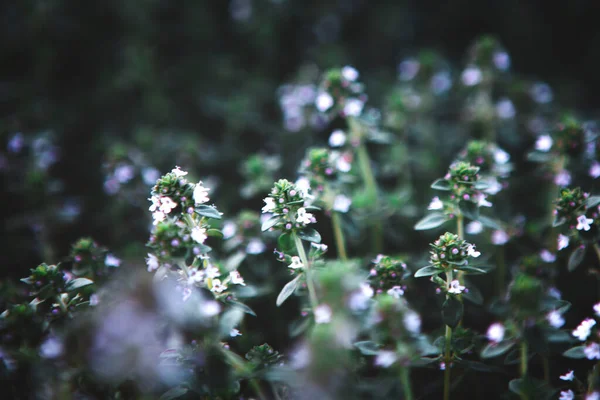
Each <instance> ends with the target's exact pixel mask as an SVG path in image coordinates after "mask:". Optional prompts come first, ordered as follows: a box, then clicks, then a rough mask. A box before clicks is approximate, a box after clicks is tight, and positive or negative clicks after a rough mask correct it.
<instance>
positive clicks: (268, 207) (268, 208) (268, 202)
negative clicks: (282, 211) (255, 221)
mask: <svg viewBox="0 0 600 400" xmlns="http://www.w3.org/2000/svg"><path fill="white" fill-rule="evenodd" d="M263 201H264V202H265V205H264V206H263V208H262V212H263V213H267V212H273V211H275V207H276V206H277V205H276V204H275V199H274V198H272V197H270V196H269V197H265V199H264V200H263Z"/></svg>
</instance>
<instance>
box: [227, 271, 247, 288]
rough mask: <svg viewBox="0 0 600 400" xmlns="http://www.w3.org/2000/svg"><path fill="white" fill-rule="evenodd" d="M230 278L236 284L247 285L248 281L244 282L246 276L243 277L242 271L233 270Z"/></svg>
mask: <svg viewBox="0 0 600 400" xmlns="http://www.w3.org/2000/svg"><path fill="white" fill-rule="evenodd" d="M229 278H231V283H233V284H235V285H242V286H246V283H245V282H244V278H242V275H240V273H239V272H238V271H231V272H230V273H229Z"/></svg>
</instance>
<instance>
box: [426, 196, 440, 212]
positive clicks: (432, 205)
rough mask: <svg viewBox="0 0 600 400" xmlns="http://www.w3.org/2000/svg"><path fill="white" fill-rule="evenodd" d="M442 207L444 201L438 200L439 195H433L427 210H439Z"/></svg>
mask: <svg viewBox="0 0 600 400" xmlns="http://www.w3.org/2000/svg"><path fill="white" fill-rule="evenodd" d="M443 208H444V202H443V201H441V200H440V198H439V197H437V196H435V197H434V198H433V199H431V203H429V206H428V207H427V209H428V210H441V209H443Z"/></svg>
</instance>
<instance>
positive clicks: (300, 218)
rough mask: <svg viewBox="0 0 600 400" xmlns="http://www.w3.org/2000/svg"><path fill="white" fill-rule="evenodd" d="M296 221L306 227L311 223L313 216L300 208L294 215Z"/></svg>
mask: <svg viewBox="0 0 600 400" xmlns="http://www.w3.org/2000/svg"><path fill="white" fill-rule="evenodd" d="M296 221H297V222H299V223H301V224H302V225H308V224H310V223H311V222H313V215H312V214H311V213H307V212H306V209H305V208H304V207H300V208H299V209H298V213H297V215H296Z"/></svg>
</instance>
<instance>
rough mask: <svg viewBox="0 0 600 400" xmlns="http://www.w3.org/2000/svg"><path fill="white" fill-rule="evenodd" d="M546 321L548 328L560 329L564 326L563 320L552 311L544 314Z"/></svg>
mask: <svg viewBox="0 0 600 400" xmlns="http://www.w3.org/2000/svg"><path fill="white" fill-rule="evenodd" d="M546 320H547V321H548V323H549V324H550V326H553V327H554V328H560V327H561V326H563V325H564V324H565V319H564V318H563V316H562V315H561V314H560V313H559V312H558V311H556V310H552V311H550V312H549V313H548V314H546Z"/></svg>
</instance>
